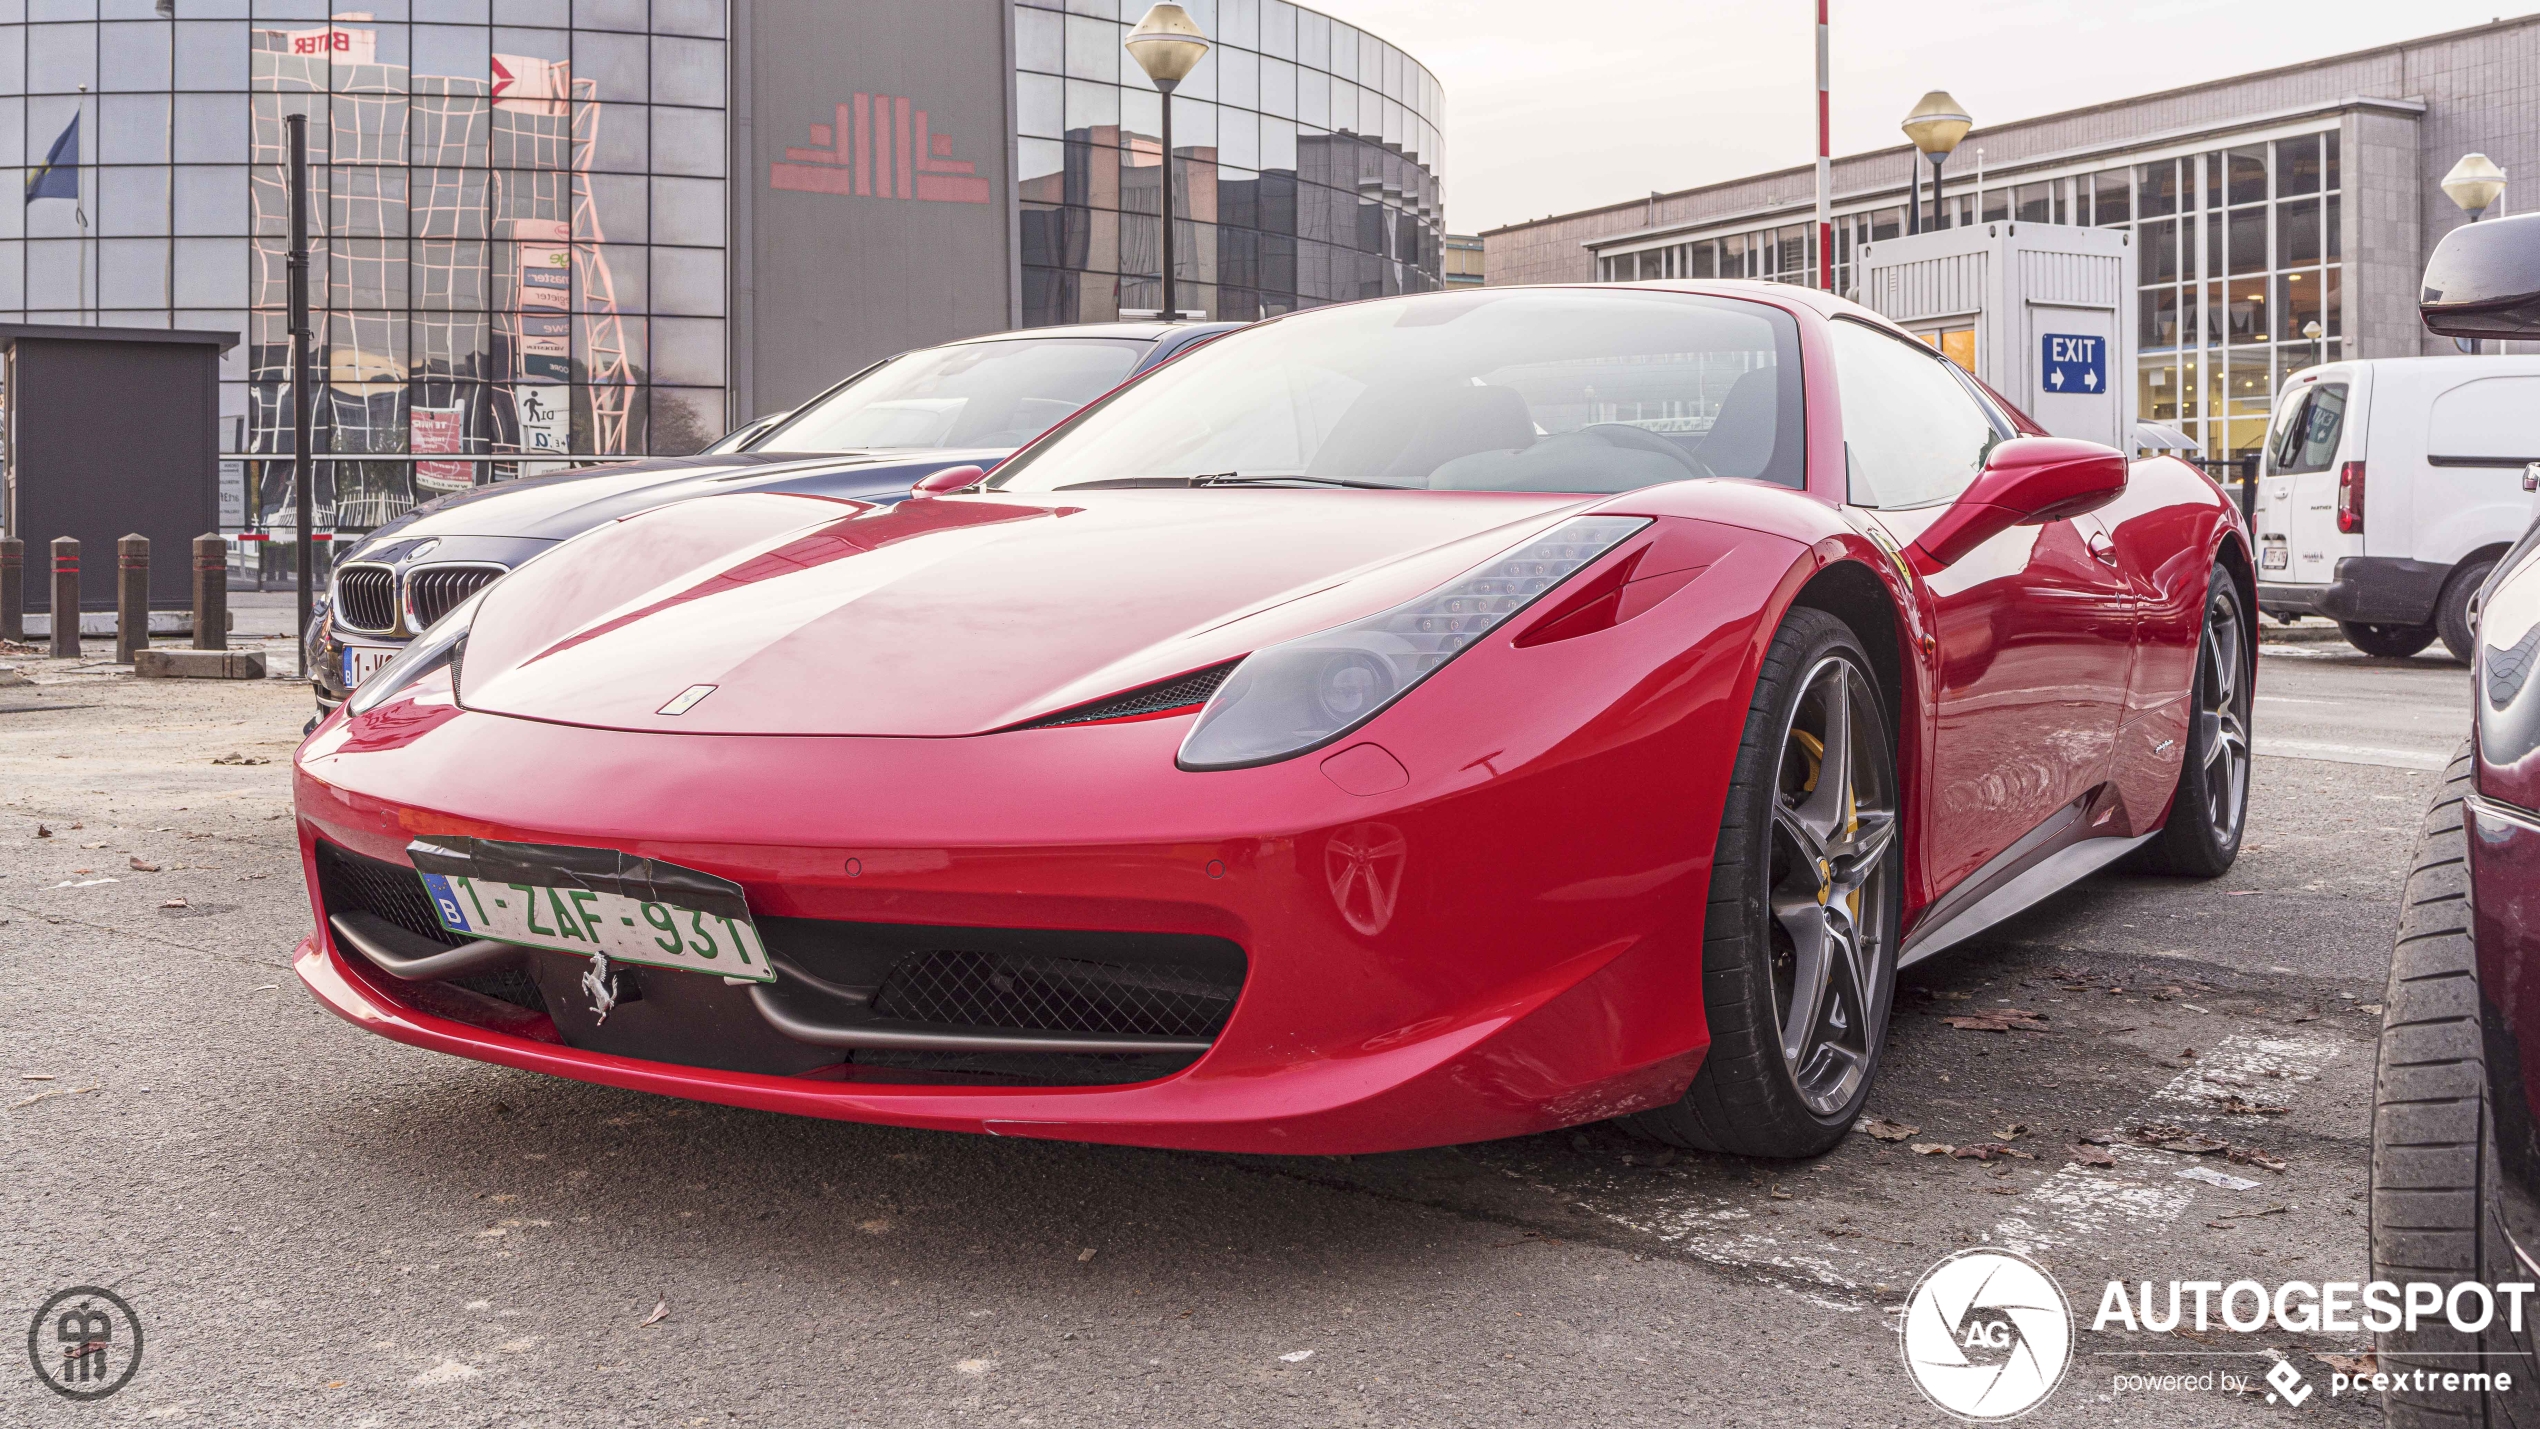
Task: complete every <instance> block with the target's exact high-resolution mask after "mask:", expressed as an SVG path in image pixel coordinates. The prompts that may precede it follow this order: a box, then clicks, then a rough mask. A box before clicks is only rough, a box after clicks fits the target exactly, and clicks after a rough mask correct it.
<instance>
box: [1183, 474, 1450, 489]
mask: <svg viewBox="0 0 2540 1429" xmlns="http://www.w3.org/2000/svg"><path fill="white" fill-rule="evenodd" d="M1282 481H1302V482H1304V483H1306V484H1307V485H1309V486H1347V487H1352V488H1355V489H1357V490H1360V491H1425V490H1427V489H1428V488H1426V487H1420V486H1404V485H1403V484H1402V483H1400V482H1396V481H1351V480H1350V479H1348V478H1347V477H1340V476H1304V475H1299V474H1297V473H1293V472H1291V473H1285V474H1275V475H1263V476H1244V475H1241V474H1239V473H1236V472H1231V471H1221V472H1217V473H1215V474H1213V475H1208V476H1194V477H1192V478H1191V485H1193V486H1269V485H1272V484H1274V483H1276V482H1282Z"/></svg>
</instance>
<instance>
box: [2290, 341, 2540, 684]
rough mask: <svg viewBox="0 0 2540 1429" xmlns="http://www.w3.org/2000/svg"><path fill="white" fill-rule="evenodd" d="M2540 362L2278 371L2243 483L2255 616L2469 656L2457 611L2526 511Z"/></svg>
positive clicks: (2461, 361)
mask: <svg viewBox="0 0 2540 1429" xmlns="http://www.w3.org/2000/svg"><path fill="white" fill-rule="evenodd" d="M2533 461H2540V357H2392V358H2377V359H2373V360H2370V361H2361V362H2331V363H2328V364H2325V365H2323V366H2319V367H2313V368H2310V369H2308V370H2306V371H2303V372H2299V373H2296V374H2294V376H2293V378H2292V379H2291V380H2290V381H2288V382H2287V383H2286V384H2285V390H2284V392H2283V394H2282V395H2281V396H2280V397H2279V398H2278V400H2277V402H2276V409H2275V422H2274V425H2273V426H2272V427H2271V428H2270V429H2269V430H2268V432H2267V444H2266V450H2265V453H2264V459H2263V465H2262V466H2261V468H2260V475H2259V480H2258V513H2257V514H2258V519H2257V536H2258V608H2259V609H2261V610H2263V611H2265V612H2266V613H2268V614H2269V615H2273V616H2276V617H2278V618H2281V619H2288V620H2289V619H2291V618H2293V617H2295V616H2299V615H2324V616H2327V617H2328V618H2329V619H2331V620H2334V621H2336V622H2337V623H2338V626H2339V628H2340V629H2341V630H2343V631H2344V632H2345V636H2346V638H2347V640H2349V641H2351V642H2352V643H2353V644H2354V645H2355V647H2356V648H2357V649H2359V650H2363V651H2365V652H2366V653H2368V654H2373V655H2413V654H2415V653H2416V652H2418V651H2419V650H2422V649H2424V648H2425V647H2426V646H2428V645H2430V644H2432V643H2433V642H2434V641H2435V640H2436V639H2437V638H2440V639H2441V640H2442V642H2443V644H2444V647H2445V648H2446V649H2448V650H2450V651H2451V652H2452V654H2453V656H2454V657H2455V658H2457V659H2460V660H2464V661H2466V660H2467V659H2469V655H2470V617H2469V605H2470V598H2471V597H2472V596H2473V595H2475V594H2477V591H2478V587H2479V585H2480V583H2481V582H2483V581H2484V580H2486V578H2487V572H2488V571H2489V570H2491V569H2493V568H2494V566H2495V563H2496V558H2497V557H2499V556H2501V555H2503V554H2504V553H2505V550H2506V548H2508V547H2510V546H2511V545H2513V543H2514V542H2515V541H2516V540H2517V539H2519V538H2520V537H2521V535H2522V533H2523V529H2524V528H2525V527H2527V526H2529V525H2530V524H2531V516H2532V510H2533V508H2534V506H2535V505H2540V494H2535V493H2534V492H2533V490H2532V489H2531V487H2529V486H2526V485H2525V484H2524V481H2523V467H2524V466H2526V465H2527V464H2529V463H2531V462H2533Z"/></svg>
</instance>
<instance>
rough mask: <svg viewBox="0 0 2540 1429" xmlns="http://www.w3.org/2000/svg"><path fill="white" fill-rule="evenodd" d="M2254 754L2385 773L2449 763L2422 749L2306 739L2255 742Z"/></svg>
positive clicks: (2432, 767)
mask: <svg viewBox="0 0 2540 1429" xmlns="http://www.w3.org/2000/svg"><path fill="white" fill-rule="evenodd" d="M2251 749H2252V751H2253V752H2254V753H2258V754H2264V755H2271V756H2273V757H2274V758H2277V759H2315V760H2322V761H2325V762H2327V763H2330V764H2376V765H2379V766H2381V767H2383V768H2385V769H2433V770H2440V769H2442V768H2444V767H2445V766H2446V765H2448V764H2450V763H2451V762H2452V760H2451V756H2450V755H2448V754H2432V753H2428V752H2427V751H2425V750H2422V749H2388V748H2380V747H2376V746H2373V745H2367V744H2329V743H2324V742H2321V741H2318V740H2309V739H2259V740H2256V741H2254V742H2253V743H2252V745H2251Z"/></svg>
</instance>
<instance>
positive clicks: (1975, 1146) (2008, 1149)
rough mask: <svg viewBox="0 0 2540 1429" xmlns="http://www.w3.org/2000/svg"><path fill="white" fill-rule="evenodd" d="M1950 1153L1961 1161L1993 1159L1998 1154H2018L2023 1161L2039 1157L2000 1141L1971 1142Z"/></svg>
mask: <svg viewBox="0 0 2540 1429" xmlns="http://www.w3.org/2000/svg"><path fill="white" fill-rule="evenodd" d="M1949 1154H1950V1155H1952V1156H1955V1157H1957V1158H1958V1159H1959V1160H1961V1161H1991V1160H1992V1159H1993V1158H1995V1157H1997V1156H2016V1157H2018V1158H2019V1159H2021V1160H2022V1161H2035V1160H2036V1159H2037V1158H2036V1157H2035V1156H2034V1155H2031V1154H2030V1153H2028V1152H2026V1151H2022V1150H2020V1149H2019V1148H2018V1147H2016V1146H2005V1145H2003V1144H2002V1143H2001V1142H1999V1141H1976V1142H1970V1143H1968V1144H1967V1145H1965V1146H1961V1147H1959V1148H1957V1149H1956V1150H1954V1151H1951V1152H1950V1153H1949Z"/></svg>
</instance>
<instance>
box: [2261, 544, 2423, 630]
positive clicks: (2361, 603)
mask: <svg viewBox="0 0 2540 1429" xmlns="http://www.w3.org/2000/svg"><path fill="white" fill-rule="evenodd" d="M2451 574H2452V568H2451V567H2450V566H2447V565H2440V564H2436V563H2433V562H2428V561H2406V560H2400V559H2398V558H2396V557H2392V556H2346V557H2343V558H2341V559H2340V560H2339V561H2338V562H2337V570H2336V575H2335V577H2334V578H2333V579H2331V580H2330V581H2328V582H2327V583H2326V584H2324V585H2294V584H2282V585H2268V584H2265V583H2263V582H2262V583H2260V584H2259V586H2258V608H2259V609H2260V610H2263V611H2265V612H2267V613H2268V614H2270V615H2320V616H2326V617H2327V618H2328V619H2330V620H2334V621H2337V622H2339V623H2340V624H2347V625H2426V624H2430V623H2431V622H2432V621H2433V619H2434V605H2435V602H2436V601H2438V600H2440V599H2441V598H2442V596H2443V582H2444V581H2446V580H2448V579H2450V577H2451Z"/></svg>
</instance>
